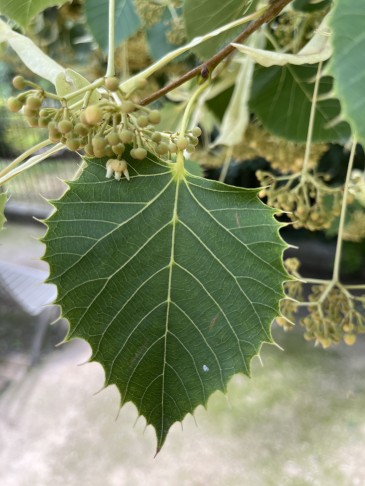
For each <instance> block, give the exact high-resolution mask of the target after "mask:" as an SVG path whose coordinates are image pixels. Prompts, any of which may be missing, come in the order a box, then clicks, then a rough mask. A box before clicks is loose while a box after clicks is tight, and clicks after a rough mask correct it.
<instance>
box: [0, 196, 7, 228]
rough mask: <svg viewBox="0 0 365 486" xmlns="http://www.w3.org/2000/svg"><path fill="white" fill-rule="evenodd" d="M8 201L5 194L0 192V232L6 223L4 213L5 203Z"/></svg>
mask: <svg viewBox="0 0 365 486" xmlns="http://www.w3.org/2000/svg"><path fill="white" fill-rule="evenodd" d="M7 200H8V198H7V196H6V194H5V192H2V193H1V194H0V231H1V230H2V229H3V227H4V224H5V222H6V218H5V216H4V211H5V204H6V201H7Z"/></svg>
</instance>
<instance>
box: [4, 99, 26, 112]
mask: <svg viewBox="0 0 365 486" xmlns="http://www.w3.org/2000/svg"><path fill="white" fill-rule="evenodd" d="M6 105H7V107H8V110H9V111H11V112H13V113H17V112H18V111H20V110H21V109H22V108H23V103H22V102H21V101H20V100H18V98H15V97H14V96H11V97H10V98H9V99H8V101H7V102H6Z"/></svg>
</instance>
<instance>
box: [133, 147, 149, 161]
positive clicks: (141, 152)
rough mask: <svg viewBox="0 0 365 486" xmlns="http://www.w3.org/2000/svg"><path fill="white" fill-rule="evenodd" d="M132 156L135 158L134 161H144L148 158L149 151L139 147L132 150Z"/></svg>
mask: <svg viewBox="0 0 365 486" xmlns="http://www.w3.org/2000/svg"><path fill="white" fill-rule="evenodd" d="M132 152H133V155H132ZM131 156H132V157H133V158H134V159H137V160H143V159H145V158H146V157H147V150H146V149H144V148H142V147H139V148H136V149H132V150H131Z"/></svg>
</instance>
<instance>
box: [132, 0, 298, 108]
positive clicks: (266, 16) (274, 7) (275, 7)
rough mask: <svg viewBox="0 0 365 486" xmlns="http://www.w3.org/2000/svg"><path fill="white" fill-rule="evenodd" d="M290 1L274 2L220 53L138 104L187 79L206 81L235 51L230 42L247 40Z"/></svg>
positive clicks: (144, 103)
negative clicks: (198, 77)
mask: <svg viewBox="0 0 365 486" xmlns="http://www.w3.org/2000/svg"><path fill="white" fill-rule="evenodd" d="M291 1H292V0H276V1H275V0H274V2H273V3H271V5H270V6H269V8H268V9H267V10H266V11H265V12H264V13H263V14H262V15H261V17H259V18H258V19H257V20H255V21H253V22H251V23H250V24H249V25H248V26H247V27H246V28H245V29H244V31H243V32H241V33H240V34H239V35H238V36H237V37H235V38H234V39H232V40H231V42H230V43H229V44H228V45H227V46H225V47H223V49H221V50H220V51H218V52H217V53H216V54H215V55H214V56H212V57H211V58H210V59H208V60H207V61H205V62H203V63H202V64H199V66H197V67H195V68H194V69H191V70H190V71H188V72H187V73H185V74H183V75H182V76H181V77H180V78H178V79H176V80H175V81H173V82H172V83H169V84H167V85H166V86H164V87H163V88H161V89H159V90H158V91H155V92H154V93H152V94H151V95H149V96H147V97H146V98H144V99H143V100H141V101H140V102H139V104H140V105H148V104H149V103H152V102H153V101H155V100H157V99H158V98H161V96H164V95H165V94H166V93H168V92H169V91H172V90H173V89H175V88H177V87H178V86H181V85H182V84H184V83H185V82H186V81H189V79H192V78H194V77H195V76H201V77H202V78H203V79H207V78H208V77H209V75H210V74H211V73H212V71H213V70H214V68H215V67H217V66H218V64H219V63H221V62H222V61H223V60H224V59H226V58H227V57H228V56H229V55H230V54H232V52H234V51H235V50H236V48H235V47H233V46H232V45H231V43H232V42H234V43H240V42H243V41H245V40H246V39H248V38H249V37H250V36H251V35H252V34H253V33H254V32H256V30H258V29H259V28H260V27H261V26H262V25H263V24H266V23H268V22H271V20H273V19H274V18H275V17H276V16H277V15H278V14H279V13H280V12H281V11H282V10H283V9H284V8H285V7H286V6H287V5H288V4H289V3H290V2H291Z"/></svg>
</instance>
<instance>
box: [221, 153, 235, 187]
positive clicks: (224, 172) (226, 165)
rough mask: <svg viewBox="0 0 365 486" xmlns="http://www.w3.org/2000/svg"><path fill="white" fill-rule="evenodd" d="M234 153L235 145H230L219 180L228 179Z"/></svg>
mask: <svg viewBox="0 0 365 486" xmlns="http://www.w3.org/2000/svg"><path fill="white" fill-rule="evenodd" d="M232 154H233V147H228V150H227V153H226V156H225V159H224V162H223V166H222V170H221V173H220V176H219V182H224V181H225V180H226V177H227V173H228V169H229V166H230V165H231V159H232Z"/></svg>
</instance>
